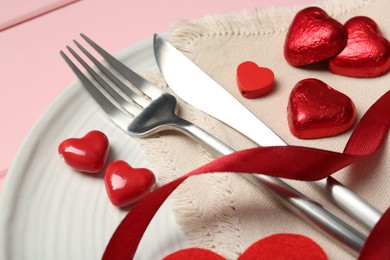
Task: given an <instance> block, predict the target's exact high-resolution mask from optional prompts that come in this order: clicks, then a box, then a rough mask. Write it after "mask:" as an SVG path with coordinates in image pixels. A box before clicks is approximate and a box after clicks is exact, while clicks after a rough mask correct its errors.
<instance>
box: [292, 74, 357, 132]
mask: <svg viewBox="0 0 390 260" xmlns="http://www.w3.org/2000/svg"><path fill="white" fill-rule="evenodd" d="M355 119H356V108H355V105H354V103H353V102H352V100H351V99H350V98H349V97H348V96H346V95H344V94H343V93H341V92H339V91H337V90H335V89H333V88H331V87H330V86H329V85H327V84H326V83H324V82H322V81H320V80H318V79H312V78H310V79H304V80H301V81H299V82H298V83H297V84H296V85H295V87H294V88H293V90H292V91H291V94H290V99H289V104H288V123H289V127H290V131H291V133H292V134H293V135H295V136H296V137H298V138H302V139H310V138H321V137H327V136H334V135H338V134H340V133H343V132H345V131H347V130H348V129H350V128H351V127H352V125H353V123H354V122H355Z"/></svg>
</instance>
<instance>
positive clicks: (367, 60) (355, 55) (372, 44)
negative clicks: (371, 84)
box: [329, 16, 390, 78]
mask: <svg viewBox="0 0 390 260" xmlns="http://www.w3.org/2000/svg"><path fill="white" fill-rule="evenodd" d="M344 27H345V28H346V30H347V32H348V40H347V45H346V46H345V48H344V49H343V50H342V51H341V52H340V53H339V54H338V55H337V56H336V57H334V58H332V59H331V60H330V61H329V70H330V71H331V72H333V73H335V74H339V75H344V76H349V77H357V78H372V77H377V76H380V75H383V74H385V73H386V72H388V71H389V69H390V43H389V41H388V40H387V39H386V38H384V37H383V35H382V34H381V32H380V30H379V27H378V25H377V24H376V23H375V21H373V20H372V19H371V18H368V17H364V16H358V17H354V18H351V19H350V20H348V21H347V22H346V23H345V26H344Z"/></svg>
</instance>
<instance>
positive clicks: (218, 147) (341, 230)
mask: <svg viewBox="0 0 390 260" xmlns="http://www.w3.org/2000/svg"><path fill="white" fill-rule="evenodd" d="M177 122H178V124H177V127H178V128H179V130H180V131H181V132H183V133H185V134H186V135H188V136H190V137H191V138H193V139H195V140H196V141H197V142H199V143H201V145H203V146H204V147H205V148H206V149H208V150H209V151H210V152H212V153H213V155H215V156H217V157H219V156H223V155H228V154H231V153H233V152H234V149H232V148H231V147H229V146H228V145H226V144H225V143H223V142H221V141H220V140H218V139H217V138H215V137H214V136H212V135H210V134H209V133H207V132H206V131H204V130H203V129H201V128H199V127H198V126H196V125H194V124H192V123H191V122H188V121H186V120H184V119H182V118H179V117H178V118H177ZM244 177H245V178H246V179H248V180H249V181H250V182H252V183H254V184H256V185H260V186H262V187H266V188H267V190H269V191H271V192H273V194H274V195H276V197H277V198H278V199H280V201H281V202H282V203H283V204H285V205H286V206H287V207H288V208H289V209H291V210H292V211H293V212H294V213H296V214H297V215H298V216H300V217H301V218H302V219H304V220H305V221H306V222H308V223H309V224H311V225H313V226H314V227H316V228H318V229H320V230H321V231H323V232H324V233H326V234H327V235H329V236H330V237H331V238H334V239H336V240H337V241H338V242H340V243H341V244H342V245H344V246H346V247H347V248H348V249H352V251H353V253H355V254H357V253H358V252H360V250H361V249H362V247H363V244H364V242H365V240H366V236H365V235H363V234H362V233H361V232H359V231H358V230H356V229H355V228H353V227H352V226H350V225H348V224H347V223H345V222H344V221H343V220H341V219H340V218H338V217H336V216H335V215H333V214H332V213H330V212H329V211H327V210H326V209H325V208H323V207H322V206H321V205H320V204H319V203H317V202H315V201H313V200H311V199H309V198H308V197H307V196H305V195H304V194H302V193H301V192H299V191H297V190H296V189H295V188H293V187H291V186H290V185H288V184H287V183H285V182H284V181H282V180H281V179H279V178H275V177H271V176H266V175H260V174H256V175H244Z"/></svg>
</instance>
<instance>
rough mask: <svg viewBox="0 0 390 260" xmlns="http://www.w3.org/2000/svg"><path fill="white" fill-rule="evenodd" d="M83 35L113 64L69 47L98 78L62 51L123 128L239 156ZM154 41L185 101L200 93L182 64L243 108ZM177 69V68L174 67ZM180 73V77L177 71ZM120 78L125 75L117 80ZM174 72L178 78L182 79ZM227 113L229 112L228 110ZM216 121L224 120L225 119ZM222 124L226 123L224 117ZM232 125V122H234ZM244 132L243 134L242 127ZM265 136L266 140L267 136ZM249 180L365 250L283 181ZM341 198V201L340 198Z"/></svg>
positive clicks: (360, 240) (354, 235) (355, 235)
mask: <svg viewBox="0 0 390 260" xmlns="http://www.w3.org/2000/svg"><path fill="white" fill-rule="evenodd" d="M81 36H82V38H84V39H85V40H86V42H87V43H88V44H89V45H90V46H92V48H94V49H95V50H96V51H97V52H98V53H99V54H100V55H101V56H102V57H103V58H104V59H105V61H107V62H108V63H109V64H110V66H105V65H103V63H101V62H99V61H98V59H97V58H95V57H94V56H93V55H91V54H90V52H88V51H87V49H86V48H84V47H83V46H82V45H81V44H80V43H78V42H77V41H75V44H76V46H77V47H78V48H79V49H80V50H81V52H83V53H84V54H85V56H87V57H88V59H90V60H91V61H92V62H93V63H94V64H95V66H96V68H95V69H93V68H91V67H90V66H89V65H88V64H87V62H85V61H84V60H83V59H82V58H81V56H80V55H78V54H77V52H76V51H75V50H74V49H72V48H70V47H67V49H68V50H69V52H70V53H71V54H72V56H74V58H75V59H76V60H77V61H78V63H80V64H81V65H82V66H83V67H84V68H85V69H86V70H87V71H88V74H89V75H90V76H91V77H92V78H90V77H88V76H86V75H84V74H83V73H82V72H81V70H80V69H79V68H78V66H77V65H75V63H74V62H72V60H71V59H70V58H69V57H68V56H67V55H66V54H65V53H64V52H63V51H61V52H60V54H61V56H62V57H63V58H64V59H65V61H66V62H67V63H68V65H69V66H70V67H71V69H72V70H73V71H74V73H75V74H76V75H77V77H78V78H79V79H80V81H81V82H82V83H83V86H84V87H85V89H86V90H87V91H88V92H89V94H90V95H91V96H92V97H93V98H94V99H95V101H96V102H97V103H98V104H99V105H100V107H101V108H102V109H103V110H104V111H105V113H107V115H108V116H109V117H110V119H111V120H112V121H113V122H114V123H115V124H116V125H117V126H118V127H119V128H120V129H121V130H123V131H125V132H126V133H128V134H129V135H131V136H134V137H137V138H143V137H146V136H149V135H152V134H154V133H156V132H159V131H163V130H167V129H169V130H177V131H179V132H181V133H184V134H186V135H188V136H190V137H191V138H193V139H194V140H196V141H197V142H200V143H201V144H202V145H204V146H205V147H206V148H207V149H208V150H209V151H210V152H211V153H213V154H214V155H215V156H222V155H227V154H230V153H233V152H234V150H233V149H232V148H230V147H229V146H227V145H226V144H224V143H222V142H221V141H219V140H218V139H216V138H215V137H213V136H211V135H210V134H209V133H207V132H205V131H204V130H202V129H201V128H199V127H198V126H196V125H194V124H192V123H191V122H188V121H187V120H185V119H182V118H180V117H178V116H177V114H176V112H177V109H178V106H177V102H176V98H175V97H174V96H172V95H171V94H168V93H166V92H165V91H163V90H161V89H160V88H158V87H156V86H154V85H153V84H152V83H150V82H149V81H147V80H146V79H144V78H143V77H141V76H140V75H138V74H137V73H135V72H134V71H132V70H131V69H130V68H128V67H127V66H126V65H124V64H123V63H122V62H120V61H119V60H117V59H116V58H114V57H113V56H112V55H110V54H109V53H108V52H107V51H105V50H104V49H102V48H101V47H100V46H99V45H97V44H96V43H95V42H93V41H92V40H91V39H89V38H88V37H87V36H85V35H84V34H81ZM154 40H155V44H154V47H155V55H156V60H157V62H158V64H159V67H160V70H161V72H162V73H163V76H164V77H165V79H166V81H167V83H168V84H169V85H170V86H171V87H172V88H173V89H174V91H175V92H176V93H177V94H178V95H179V96H181V97H182V98H183V99H184V100H185V101H187V102H188V99H189V97H191V95H196V93H192V94H189V96H187V98H186V95H187V93H186V90H184V88H178V87H177V86H178V85H179V84H185V82H183V80H182V79H178V78H179V77H180V75H177V74H179V73H177V70H180V69H181V68H179V67H180V66H183V67H184V68H182V69H183V71H184V72H183V73H188V71H186V70H192V72H193V74H194V76H195V77H197V79H196V80H197V82H196V83H197V85H199V84H209V83H210V82H211V84H214V86H212V88H211V89H213V90H212V91H215V93H218V95H223V96H224V100H225V101H224V102H229V106H230V105H232V106H234V107H236V108H237V109H238V108H240V104H236V102H237V101H236V100H235V99H234V98H233V97H231V96H228V95H226V94H224V93H223V91H222V92H221V89H222V88H221V87H220V86H219V85H218V84H217V83H212V82H213V80H212V79H211V78H207V77H208V76H207V75H206V74H204V72H202V71H201V70H200V69H199V68H197V67H196V65H193V64H192V63H191V64H192V65H190V64H189V63H188V62H189V61H187V60H185V59H186V58H185V57H184V56H183V57H184V58H185V59H184V58H182V57H180V56H178V55H177V54H176V53H175V51H176V52H178V51H177V50H176V49H174V47H173V46H171V45H169V44H168V43H167V42H166V41H164V40H163V39H162V38H160V37H158V36H155V39H154ZM172 52H173V54H172ZM174 64H176V65H174ZM172 66H177V67H176V68H173V67H172ZM175 71H176V73H174V72H175ZM118 74H119V76H117V75H118ZM174 74H176V77H175V75H174ZM187 83H189V82H187ZM194 102H195V101H194ZM197 102H198V103H193V104H194V105H195V106H196V107H198V108H199V109H201V110H203V111H205V112H208V113H210V114H211V115H214V116H216V115H215V114H214V112H210V109H212V104H208V102H207V100H206V101H197ZM210 107H211V108H210ZM243 109H245V108H240V110H236V109H232V110H231V111H230V112H231V113H236V114H237V116H240V117H243V116H245V117H247V118H248V120H249V119H250V120H252V121H254V120H255V119H256V120H257V121H258V119H257V118H255V117H254V116H253V115H252V114H250V113H248V112H242V111H244V110H243ZM225 113H229V112H226V111H225ZM216 117H217V118H218V119H221V118H219V116H216ZM221 120H222V121H224V120H223V119H221ZM224 122H225V121H224ZM225 123H226V122H225ZM227 123H228V124H229V122H227ZM230 123H231V122H230ZM253 127H259V128H261V129H262V130H261V131H262V132H263V134H265V135H268V136H270V137H271V138H269V139H267V140H270V141H269V142H261V143H262V145H272V144H275V145H285V143H284V142H283V141H282V140H281V139H280V138H279V137H278V136H277V135H276V134H275V133H273V132H272V131H271V130H270V129H269V128H268V127H267V126H266V125H264V124H263V123H261V122H260V123H259V122H258V123H257V124H256V126H253V125H251V126H246V128H253ZM238 130H239V131H240V130H242V129H238ZM254 133H257V134H258V133H259V129H255V131H254ZM246 134H248V133H246ZM260 135H261V134H260ZM249 137H252V136H249ZM260 138H261V139H262V137H260ZM255 140H256V139H255ZM259 142H260V141H259ZM244 178H247V179H248V180H249V181H251V182H253V183H255V184H256V185H259V186H261V187H265V188H266V189H267V190H269V191H271V192H272V193H273V194H274V195H275V196H276V197H277V198H279V199H280V200H281V201H282V202H283V203H284V204H285V205H286V206H287V207H288V208H290V209H292V211H293V212H295V213H296V214H298V215H299V216H301V217H302V218H303V219H304V220H306V221H307V222H308V223H310V224H312V225H313V226H315V227H317V228H319V229H321V230H322V231H324V232H325V233H326V234H328V235H330V236H331V237H333V238H335V239H336V240H338V241H339V242H341V243H342V244H343V245H345V246H346V247H347V248H349V249H352V251H354V252H355V253H357V252H359V251H360V250H361V248H362V246H363V244H364V242H365V239H366V236H365V235H363V234H362V233H361V232H359V231H357V230H356V229H354V228H353V227H351V226H350V225H348V224H347V223H345V222H344V221H342V220H341V219H339V218H338V217H336V216H335V215H333V214H332V213H330V212H329V211H327V210H326V209H324V208H323V207H322V206H321V205H320V204H319V203H317V202H315V201H312V200H311V199H310V198H308V197H306V196H305V195H304V194H302V193H300V192H299V191H297V190H296V189H294V188H293V187H291V186H289V185H288V184H286V183H285V182H283V181H282V180H280V179H278V178H274V177H269V176H265V175H257V174H256V175H248V176H245V177H244ZM330 184H332V186H331V187H329V185H330ZM321 185H322V186H324V189H329V188H331V189H330V190H331V191H332V192H334V189H335V187H337V189H338V188H339V187H340V185H339V184H338V183H337V182H336V183H335V184H333V181H332V182H329V181H324V182H322V183H320V186H321ZM344 195H345V193H343V196H344ZM336 197H338V195H337V196H336Z"/></svg>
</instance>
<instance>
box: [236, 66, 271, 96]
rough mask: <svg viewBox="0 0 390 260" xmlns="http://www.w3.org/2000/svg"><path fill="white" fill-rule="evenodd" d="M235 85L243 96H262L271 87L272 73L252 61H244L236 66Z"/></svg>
mask: <svg viewBox="0 0 390 260" xmlns="http://www.w3.org/2000/svg"><path fill="white" fill-rule="evenodd" d="M237 85H238V88H239V90H240V93H241V95H242V96H243V97H245V98H256V97H260V96H264V95H265V94H267V93H268V92H270V91H271V90H272V89H273V86H274V73H273V72H272V70H270V69H268V68H263V67H259V66H257V64H256V63H254V62H251V61H246V62H243V63H241V64H240V65H239V66H238V67H237Z"/></svg>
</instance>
